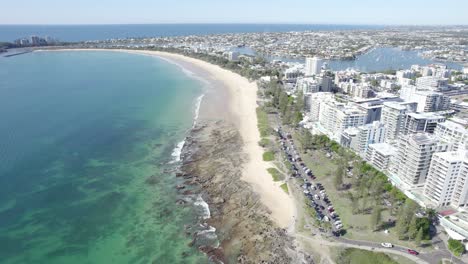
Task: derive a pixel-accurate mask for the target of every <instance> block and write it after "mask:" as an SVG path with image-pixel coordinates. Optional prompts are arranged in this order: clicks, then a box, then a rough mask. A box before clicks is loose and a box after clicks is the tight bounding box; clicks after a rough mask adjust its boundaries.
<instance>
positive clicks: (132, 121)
mask: <svg viewBox="0 0 468 264" xmlns="http://www.w3.org/2000/svg"><path fill="white" fill-rule="evenodd" d="M202 89H203V88H202V84H201V83H200V82H198V81H195V80H193V79H191V78H189V77H187V76H186V75H184V74H183V72H182V71H181V70H180V69H178V68H177V67H176V66H174V65H171V64H169V63H167V62H165V61H162V60H159V59H156V58H153V57H149V56H142V55H135V54H125V53H117V52H91V51H86V52H35V53H30V54H25V55H22V56H16V57H11V58H1V59H0V120H1V122H0V259H1V260H2V261H1V262H2V263H151V262H153V261H154V262H155V263H205V262H206V257H205V256H203V255H202V254H201V253H199V252H198V251H197V250H196V249H194V248H190V247H189V246H188V244H189V243H190V241H191V239H190V238H188V237H187V236H186V235H185V232H184V225H185V224H187V223H194V222H196V220H197V218H198V217H199V216H197V212H196V210H195V209H194V208H192V207H190V206H177V205H176V201H177V199H179V198H180V197H179V195H178V194H177V191H176V189H175V188H174V187H175V185H177V184H178V182H177V181H178V180H177V179H176V177H175V176H174V175H173V174H171V173H165V172H164V169H165V168H166V167H168V166H175V165H174V164H172V165H167V163H168V162H169V161H170V160H171V159H173V158H174V157H172V156H171V153H172V152H173V149H174V147H176V145H177V143H178V142H180V141H181V140H182V139H183V138H184V136H185V134H186V132H187V130H188V129H190V127H191V126H192V123H193V116H194V109H195V104H196V99H197V97H199V96H200V94H201V93H202ZM150 176H154V177H153V178H152V181H151V184H148V182H146V180H147V179H148V178H149V177H150ZM183 255H184V256H185V257H184V256H183Z"/></svg>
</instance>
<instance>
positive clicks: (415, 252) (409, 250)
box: [408, 249, 419, 255]
mask: <svg viewBox="0 0 468 264" xmlns="http://www.w3.org/2000/svg"><path fill="white" fill-rule="evenodd" d="M408 253H410V254H411V255H419V252H417V251H416V250H412V249H408Z"/></svg>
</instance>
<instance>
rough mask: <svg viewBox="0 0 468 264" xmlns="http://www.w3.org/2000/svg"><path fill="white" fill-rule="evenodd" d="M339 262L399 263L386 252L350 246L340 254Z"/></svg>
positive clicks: (365, 263)
mask: <svg viewBox="0 0 468 264" xmlns="http://www.w3.org/2000/svg"><path fill="white" fill-rule="evenodd" d="M337 259H339V263H343V264H345V263H346V264H352V263H359V264H398V262H396V261H394V260H393V259H391V258H390V257H389V256H388V255H386V254H384V253H377V252H371V251H367V250H362V249H356V248H348V249H345V250H343V251H342V252H341V254H339V256H338V258H337Z"/></svg>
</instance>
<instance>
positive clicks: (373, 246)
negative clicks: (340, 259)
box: [296, 234, 464, 264]
mask: <svg viewBox="0 0 468 264" xmlns="http://www.w3.org/2000/svg"><path fill="white" fill-rule="evenodd" d="M296 236H297V238H300V239H304V240H316V238H314V237H310V236H305V235H302V234H296ZM319 243H320V244H321V245H324V246H331V247H344V248H357V249H363V250H369V251H374V252H383V253H390V254H395V255H399V256H403V257H406V258H409V259H411V260H412V261H414V262H416V263H418V264H439V263H440V261H441V260H442V259H445V260H452V263H456V264H463V263H464V262H463V261H461V260H460V259H458V258H456V257H453V258H452V255H451V254H450V252H448V251H447V250H437V251H432V252H428V253H420V254H419V255H417V256H415V255H411V254H409V253H408V251H407V250H408V248H407V247H403V246H398V245H394V246H393V248H384V247H382V245H380V243H376V242H369V241H357V240H350V239H346V238H342V237H340V238H334V239H333V240H331V241H330V240H325V239H320V241H319Z"/></svg>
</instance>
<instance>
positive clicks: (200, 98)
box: [192, 94, 205, 127]
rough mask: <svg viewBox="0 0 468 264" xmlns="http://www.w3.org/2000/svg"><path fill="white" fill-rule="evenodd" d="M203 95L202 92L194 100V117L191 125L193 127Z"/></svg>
mask: <svg viewBox="0 0 468 264" xmlns="http://www.w3.org/2000/svg"><path fill="white" fill-rule="evenodd" d="M204 96H205V94H202V95H200V96H198V98H197V100H196V103H195V113H194V117H193V126H192V127H195V125H196V124H197V120H198V116H199V114H200V107H201V103H202V100H203V97H204Z"/></svg>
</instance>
